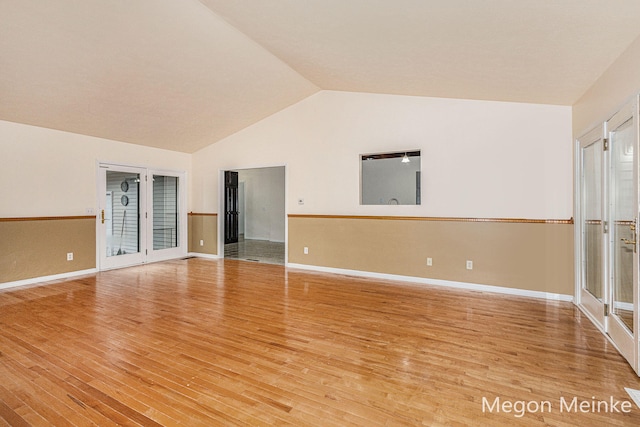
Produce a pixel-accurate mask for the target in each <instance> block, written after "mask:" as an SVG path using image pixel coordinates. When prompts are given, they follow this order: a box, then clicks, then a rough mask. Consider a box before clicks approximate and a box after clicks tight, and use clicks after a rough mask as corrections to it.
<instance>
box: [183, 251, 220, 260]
mask: <svg viewBox="0 0 640 427" xmlns="http://www.w3.org/2000/svg"><path fill="white" fill-rule="evenodd" d="M187 256H189V257H196V258H206V259H220V258H222V257H221V256H220V255H213V254H201V253H199V252H189V253H188V254H187Z"/></svg>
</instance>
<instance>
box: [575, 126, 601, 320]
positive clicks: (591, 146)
mask: <svg viewBox="0 0 640 427" xmlns="http://www.w3.org/2000/svg"><path fill="white" fill-rule="evenodd" d="M602 134H603V131H602V128H600V129H595V130H594V131H592V132H590V133H588V134H587V135H585V136H584V137H582V138H580V158H579V161H580V183H579V185H580V203H581V205H580V215H579V218H580V236H579V238H580V248H581V257H580V260H581V264H580V286H581V295H580V301H581V304H582V306H583V308H584V309H585V310H587V311H588V312H589V314H590V315H591V316H592V317H593V318H594V320H595V321H596V322H597V323H598V325H599V326H600V328H601V329H603V330H605V329H606V326H605V321H606V319H605V315H604V304H605V301H604V300H605V294H604V251H603V247H604V221H603V214H602V211H603V198H602V196H603V191H602V190H603V176H602V166H603V157H604V155H603V153H604V146H603V137H602Z"/></svg>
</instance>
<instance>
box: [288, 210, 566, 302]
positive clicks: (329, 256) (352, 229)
mask: <svg viewBox="0 0 640 427" xmlns="http://www.w3.org/2000/svg"><path fill="white" fill-rule="evenodd" d="M305 246H306V247H308V248H309V254H308V255H304V254H303V248H304V247H305ZM427 257H430V258H432V260H433V266H427ZM467 260H471V261H473V270H467V269H466V261H467ZM289 262H290V263H296V264H307V265H313V266H322V267H332V268H341V269H349V270H359V271H367V272H375V273H386V274H396V275H402V276H414V277H421V278H431V279H440V280H449V281H455V282H465V283H475V284H484V285H493V286H502V287H508V288H517V289H525V290H532V291H541V292H551V293H558V294H565V295H573V293H574V273H573V224H572V223H570V221H564V222H562V221H561V222H560V223H528V222H524V221H523V222H491V221H476V222H474V221H456V220H451V221H447V220H428V219H391V218H388V217H385V218H381V219H378V218H361V217H352V218H349V217H314V216H304V215H300V216H289Z"/></svg>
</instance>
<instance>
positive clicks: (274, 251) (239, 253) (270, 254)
mask: <svg viewBox="0 0 640 427" xmlns="http://www.w3.org/2000/svg"><path fill="white" fill-rule="evenodd" d="M224 257H225V258H231V259H241V260H245V261H254V262H263V263H267V264H281V265H284V242H269V241H267V240H251V239H245V238H244V236H242V235H240V238H239V239H238V243H227V244H226V245H224Z"/></svg>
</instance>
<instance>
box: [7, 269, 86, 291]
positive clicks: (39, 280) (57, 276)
mask: <svg viewBox="0 0 640 427" xmlns="http://www.w3.org/2000/svg"><path fill="white" fill-rule="evenodd" d="M97 272H98V269H97V268H90V269H88V270H78V271H72V272H70V273H62V274H54V275H51V276H40V277H34V278H32V279H24V280H17V281H15V282H5V283H0V289H9V288H16V287H18V286H26V285H34V284H39V285H46V284H47V283H45V282H50V281H52V280H60V279H70V278H73V277H77V276H86V275H88V274H96V273H97Z"/></svg>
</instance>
